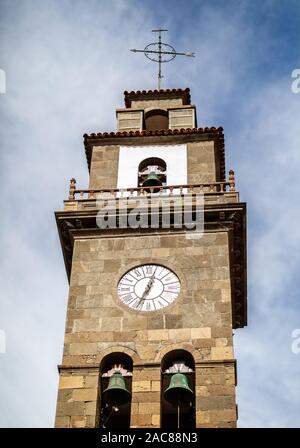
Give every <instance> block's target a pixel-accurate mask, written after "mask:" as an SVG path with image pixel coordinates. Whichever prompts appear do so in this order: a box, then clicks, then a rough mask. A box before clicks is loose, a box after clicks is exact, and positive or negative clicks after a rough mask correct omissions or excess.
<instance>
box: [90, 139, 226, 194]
mask: <svg viewBox="0 0 300 448" xmlns="http://www.w3.org/2000/svg"><path fill="white" fill-rule="evenodd" d="M138 143H139V142H137V145H138ZM168 145H169V144H168ZM118 160H119V146H117V145H112V146H94V148H93V155H92V162H91V170H90V185H89V188H90V189H92V190H93V189H95V190H96V189H100V188H103V189H105V188H117V183H118V167H119V162H118ZM216 163H217V156H216V155H215V143H214V141H212V140H211V141H198V142H190V143H188V144H187V173H188V183H189V184H200V183H209V182H217V181H218V180H219V179H217V175H216V171H217V169H216ZM136 186H137V185H136V184H134V183H133V184H131V185H128V187H136Z"/></svg>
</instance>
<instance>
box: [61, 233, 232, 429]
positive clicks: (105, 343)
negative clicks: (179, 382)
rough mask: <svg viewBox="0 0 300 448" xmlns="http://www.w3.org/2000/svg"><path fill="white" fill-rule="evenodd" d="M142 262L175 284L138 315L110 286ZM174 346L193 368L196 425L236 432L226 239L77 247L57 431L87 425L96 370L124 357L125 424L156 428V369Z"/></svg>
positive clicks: (165, 238)
mask: <svg viewBox="0 0 300 448" xmlns="http://www.w3.org/2000/svg"><path fill="white" fill-rule="evenodd" d="M145 263H158V264H162V265H164V266H166V267H168V268H170V269H171V270H173V271H174V272H175V273H176V274H177V275H178V277H179V278H180V281H181V292H180V296H179V297H178V299H177V301H176V302H175V303H174V304H173V305H171V306H169V307H168V308H165V309H164V310H161V311H157V312H153V313H146V314H145V313H141V312H137V311H131V310H129V309H128V308H127V307H125V306H124V305H123V304H121V302H120V301H119V299H118V296H117V289H116V288H117V283H118V280H119V278H120V277H121V276H122V275H123V274H124V273H125V272H126V271H127V270H128V269H130V268H131V267H134V266H136V265H139V264H145ZM178 348H180V349H185V350H188V351H190V352H191V353H192V355H193V356H194V359H195V363H196V417H197V426H200V427H202V426H203V427H231V426H234V425H235V420H236V414H235V412H236V411H235V387H234V385H235V363H234V361H233V343H232V316H231V289H230V271H229V247H228V235H227V233H226V232H211V233H205V234H204V235H203V237H202V238H200V239H188V238H186V236H185V234H182V233H176V234H172V233H170V234H168V233H165V234H163V233H161V234H159V233H158V234H155V235H147V236H146V235H132V236H129V235H127V236H122V235H120V236H118V237H117V236H114V237H103V238H100V237H97V238H93V239H78V240H75V246H74V253H73V265H72V275H71V283H70V294H69V306H68V315H67V325H66V335H65V346H64V356H63V367H64V368H63V369H62V370H61V381H60V388H59V395H58V408H57V420H56V425H57V426H94V424H95V421H96V396H97V384H98V374H99V370H98V369H99V364H100V362H101V359H102V358H103V357H104V356H105V355H107V354H108V353H110V352H114V351H124V352H125V353H127V354H128V355H129V356H131V357H132V359H133V362H134V369H133V383H132V390H133V394H132V409H131V426H132V427H159V425H160V362H161V359H162V357H163V356H164V354H166V353H167V352H168V351H171V350H174V349H178ZM74 366H76V369H75V370H74Z"/></svg>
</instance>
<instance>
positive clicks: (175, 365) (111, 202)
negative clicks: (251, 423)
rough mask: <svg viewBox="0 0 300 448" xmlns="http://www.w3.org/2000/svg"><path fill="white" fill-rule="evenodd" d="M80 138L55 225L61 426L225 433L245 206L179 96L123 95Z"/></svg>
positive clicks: (220, 145)
mask: <svg viewBox="0 0 300 448" xmlns="http://www.w3.org/2000/svg"><path fill="white" fill-rule="evenodd" d="M124 96H125V107H124V108H121V109H117V110H116V118H117V131H116V132H110V133H108V132H104V133H95V134H90V135H87V134H85V135H84V145H85V153H86V158H87V165H88V169H89V173H90V181H89V187H88V189H80V188H78V187H77V184H76V181H75V179H72V180H71V182H70V191H69V197H68V199H67V200H65V201H64V211H59V212H56V221H57V226H58V231H59V236H60V242H61V246H62V251H63V256H64V260H65V266H66V271H67V275H68V279H69V283H70V289H69V299H68V309H67V319H66V329H65V344H64V353H63V360H62V364H61V365H60V366H59V374H60V382H59V391H58V402H57V413H56V426H57V427H104V428H129V427H132V428H166V429H172V428H178V427H179V428H187V429H188V428H195V427H197V428H202V427H207V428H208V427H209V428H211V427H213V428H225V427H226V428H232V427H235V426H236V422H237V406H236V399H235V386H236V381H237V376H236V360H235V358H234V352H233V330H234V329H235V328H241V327H243V326H245V325H246V323H247V303H246V205H245V203H243V202H240V200H239V193H238V192H237V191H236V189H235V178H234V172H233V171H232V170H231V171H229V176H228V177H226V174H225V146H224V134H223V129H222V128H220V127H219V128H215V127H211V128H201V127H197V116H196V108H195V106H194V105H192V104H191V97H190V90H189V89H172V90H169V89H166V90H154V91H151V90H150V91H136V92H125V94H124Z"/></svg>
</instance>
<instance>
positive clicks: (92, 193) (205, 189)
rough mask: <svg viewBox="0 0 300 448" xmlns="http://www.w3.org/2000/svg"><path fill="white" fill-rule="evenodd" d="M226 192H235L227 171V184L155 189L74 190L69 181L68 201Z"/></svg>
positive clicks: (73, 185) (169, 186)
mask: <svg viewBox="0 0 300 448" xmlns="http://www.w3.org/2000/svg"><path fill="white" fill-rule="evenodd" d="M227 192H235V176H234V171H233V170H230V171H229V178H228V182H209V183H203V184H192V185H166V186H161V187H159V186H155V187H136V188H113V189H110V188H101V189H97V190H78V189H77V188H76V180H75V179H74V178H72V179H71V180H70V188H69V200H70V201H74V200H87V199H94V200H95V199H98V198H99V197H101V195H103V196H106V197H107V196H109V197H112V198H118V199H120V198H128V197H132V198H133V197H139V196H151V195H155V196H160V195H161V196H172V195H183V194H196V193H204V194H214V193H216V194H222V193H227Z"/></svg>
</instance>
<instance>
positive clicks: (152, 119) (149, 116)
mask: <svg viewBox="0 0 300 448" xmlns="http://www.w3.org/2000/svg"><path fill="white" fill-rule="evenodd" d="M145 128H146V131H158V130H161V129H168V128H169V116H168V112H167V111H166V110H164V109H152V110H149V111H148V112H146V113H145Z"/></svg>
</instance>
